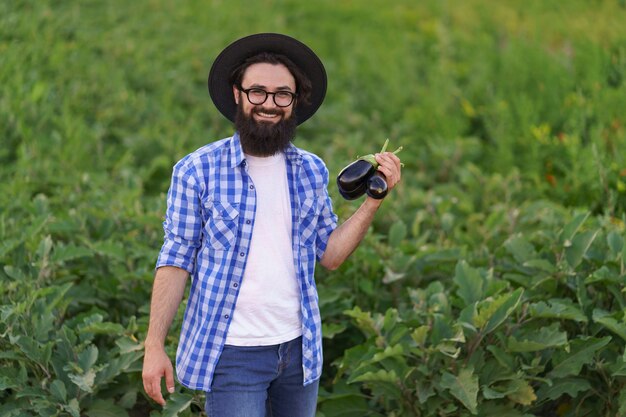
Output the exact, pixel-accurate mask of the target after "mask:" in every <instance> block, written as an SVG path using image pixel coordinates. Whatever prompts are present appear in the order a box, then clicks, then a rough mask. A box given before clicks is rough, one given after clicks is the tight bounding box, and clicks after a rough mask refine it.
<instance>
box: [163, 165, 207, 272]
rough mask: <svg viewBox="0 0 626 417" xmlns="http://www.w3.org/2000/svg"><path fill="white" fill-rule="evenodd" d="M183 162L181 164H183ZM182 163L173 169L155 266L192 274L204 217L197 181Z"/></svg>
mask: <svg viewBox="0 0 626 417" xmlns="http://www.w3.org/2000/svg"><path fill="white" fill-rule="evenodd" d="M181 162H182V161H181ZM184 166H185V165H183V164H182V163H178V164H176V166H174V171H173V173H172V182H171V185H170V189H169V191H168V193H167V211H166V214H165V221H164V222H163V230H164V232H165V237H164V243H163V246H162V247H161V251H160V253H159V257H158V259H157V263H156V267H157V268H158V267H161V266H176V267H178V268H181V269H184V270H186V271H187V272H189V273H190V274H191V273H193V270H194V267H195V262H196V252H197V250H198V248H199V247H200V241H201V235H202V214H201V211H200V197H199V192H198V186H197V181H196V179H195V178H194V176H193V175H192V172H193V171H192V170H191V169H188V168H187V169H183V167H184Z"/></svg>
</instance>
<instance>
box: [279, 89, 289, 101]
mask: <svg viewBox="0 0 626 417" xmlns="http://www.w3.org/2000/svg"><path fill="white" fill-rule="evenodd" d="M291 96H292V94H291V93H290V92H288V91H278V92H276V98H277V99H280V100H291Z"/></svg>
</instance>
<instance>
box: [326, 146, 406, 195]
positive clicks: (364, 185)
mask: <svg viewBox="0 0 626 417" xmlns="http://www.w3.org/2000/svg"><path fill="white" fill-rule="evenodd" d="M388 144H389V139H387V140H386V141H385V144H384V145H383V147H382V149H381V150H380V153H383V152H385V151H386V150H387V145H388ZM401 150H402V146H400V147H399V148H398V149H396V150H395V151H393V153H394V154H397V153H398V152H400V151H401ZM337 187H338V188H339V194H341V196H342V197H343V198H345V199H346V200H355V199H357V198H359V197H361V196H362V195H363V194H367V195H368V196H370V197H372V198H375V199H377V200H380V199H383V198H385V196H386V195H387V191H388V187H387V180H386V179H385V176H384V175H383V173H382V172H379V171H378V162H376V158H375V157H374V154H369V155H365V156H361V157H359V158H358V159H357V160H356V161H354V162H352V163H351V164H350V165H348V166H347V167H345V168H344V169H342V170H341V172H340V173H339V175H337Z"/></svg>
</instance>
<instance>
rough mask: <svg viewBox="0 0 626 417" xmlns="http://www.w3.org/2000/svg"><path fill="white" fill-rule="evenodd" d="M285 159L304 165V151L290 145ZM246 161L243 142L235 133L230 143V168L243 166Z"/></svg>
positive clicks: (286, 150)
mask: <svg viewBox="0 0 626 417" xmlns="http://www.w3.org/2000/svg"><path fill="white" fill-rule="evenodd" d="M285 159H286V160H287V161H288V162H291V163H295V164H296V165H301V164H302V151H301V150H300V149H299V148H297V147H296V146H295V145H294V144H293V143H290V144H289V146H288V147H287V149H285ZM243 161H244V155H243V149H242V148H241V141H240V140H239V133H238V132H235V134H234V135H233V137H232V139H231V141H230V161H229V166H230V168H234V167H236V166H239V165H241V163H242V162H243Z"/></svg>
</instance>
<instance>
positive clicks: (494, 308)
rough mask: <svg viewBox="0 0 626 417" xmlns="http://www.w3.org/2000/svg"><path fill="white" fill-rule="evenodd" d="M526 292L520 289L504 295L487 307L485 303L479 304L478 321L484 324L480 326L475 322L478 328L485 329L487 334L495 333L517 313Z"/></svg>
mask: <svg viewBox="0 0 626 417" xmlns="http://www.w3.org/2000/svg"><path fill="white" fill-rule="evenodd" d="M523 293H524V290H523V289H522V288H518V289H517V290H515V291H513V292H512V293H508V294H503V295H501V296H499V297H497V298H495V299H494V300H492V301H490V302H489V303H488V304H487V305H483V303H484V301H483V302H481V303H479V304H478V317H479V318H480V319H479V320H478V321H479V322H481V323H482V324H478V323H476V321H475V324H476V326H477V327H483V326H484V327H483V329H484V330H483V331H484V333H485V334H488V333H491V332H492V331H494V330H495V329H496V328H497V327H498V326H499V325H500V324H502V323H503V322H504V321H505V320H506V319H507V318H508V317H509V316H510V315H511V313H513V312H514V311H515V309H516V308H517V306H518V305H519V303H520V300H521V299H522V294H523Z"/></svg>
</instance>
